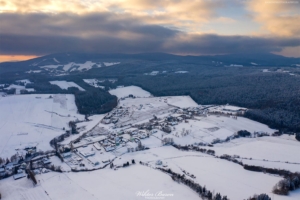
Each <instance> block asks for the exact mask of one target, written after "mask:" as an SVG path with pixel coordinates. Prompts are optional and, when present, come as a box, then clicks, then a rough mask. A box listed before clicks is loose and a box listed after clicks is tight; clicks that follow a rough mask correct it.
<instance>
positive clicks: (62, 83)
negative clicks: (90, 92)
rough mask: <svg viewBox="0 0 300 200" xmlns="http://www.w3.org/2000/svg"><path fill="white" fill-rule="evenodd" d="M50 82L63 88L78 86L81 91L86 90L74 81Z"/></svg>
mask: <svg viewBox="0 0 300 200" xmlns="http://www.w3.org/2000/svg"><path fill="white" fill-rule="evenodd" d="M50 83H51V84H52V85H57V86H58V87H60V88H61V89H63V90H67V89H68V88H69V87H76V88H78V89H79V90H81V91H85V89H83V88H82V87H80V86H79V85H77V84H76V83H74V82H67V81H50Z"/></svg>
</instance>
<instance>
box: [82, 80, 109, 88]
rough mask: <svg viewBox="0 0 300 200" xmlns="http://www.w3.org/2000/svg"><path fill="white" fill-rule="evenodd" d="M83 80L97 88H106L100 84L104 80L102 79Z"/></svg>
mask: <svg viewBox="0 0 300 200" xmlns="http://www.w3.org/2000/svg"><path fill="white" fill-rule="evenodd" d="M83 81H84V82H86V83H87V84H89V85H90V86H93V87H95V88H101V89H105V87H104V86H101V85H98V83H101V82H102V81H99V80H98V79H83Z"/></svg>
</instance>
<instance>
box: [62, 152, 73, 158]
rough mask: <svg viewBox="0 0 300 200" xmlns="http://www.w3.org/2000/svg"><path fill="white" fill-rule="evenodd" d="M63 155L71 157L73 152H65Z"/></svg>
mask: <svg viewBox="0 0 300 200" xmlns="http://www.w3.org/2000/svg"><path fill="white" fill-rule="evenodd" d="M62 156H63V158H69V157H71V156H72V153H71V152H67V153H63V154H62Z"/></svg>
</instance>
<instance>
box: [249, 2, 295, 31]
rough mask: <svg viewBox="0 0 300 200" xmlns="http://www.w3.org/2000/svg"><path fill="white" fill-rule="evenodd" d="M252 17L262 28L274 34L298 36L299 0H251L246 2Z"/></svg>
mask: <svg viewBox="0 0 300 200" xmlns="http://www.w3.org/2000/svg"><path fill="white" fill-rule="evenodd" d="M247 6H248V9H249V10H250V11H251V12H253V14H252V16H253V18H254V19H255V20H256V21H257V22H259V23H261V24H262V28H263V29H265V30H267V31H269V32H271V33H272V34H274V35H280V36H286V37H290V36H292V37H297V36H298V37H299V35H300V26H299V21H300V12H299V11H300V1H299V0H291V1H284V0H275V1H272V0H266V1H261V0H251V1H248V2H247Z"/></svg>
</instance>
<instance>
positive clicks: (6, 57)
mask: <svg viewBox="0 0 300 200" xmlns="http://www.w3.org/2000/svg"><path fill="white" fill-rule="evenodd" d="M36 57H38V56H36V55H0V62H10V61H22V60H29V59H32V58H36Z"/></svg>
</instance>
